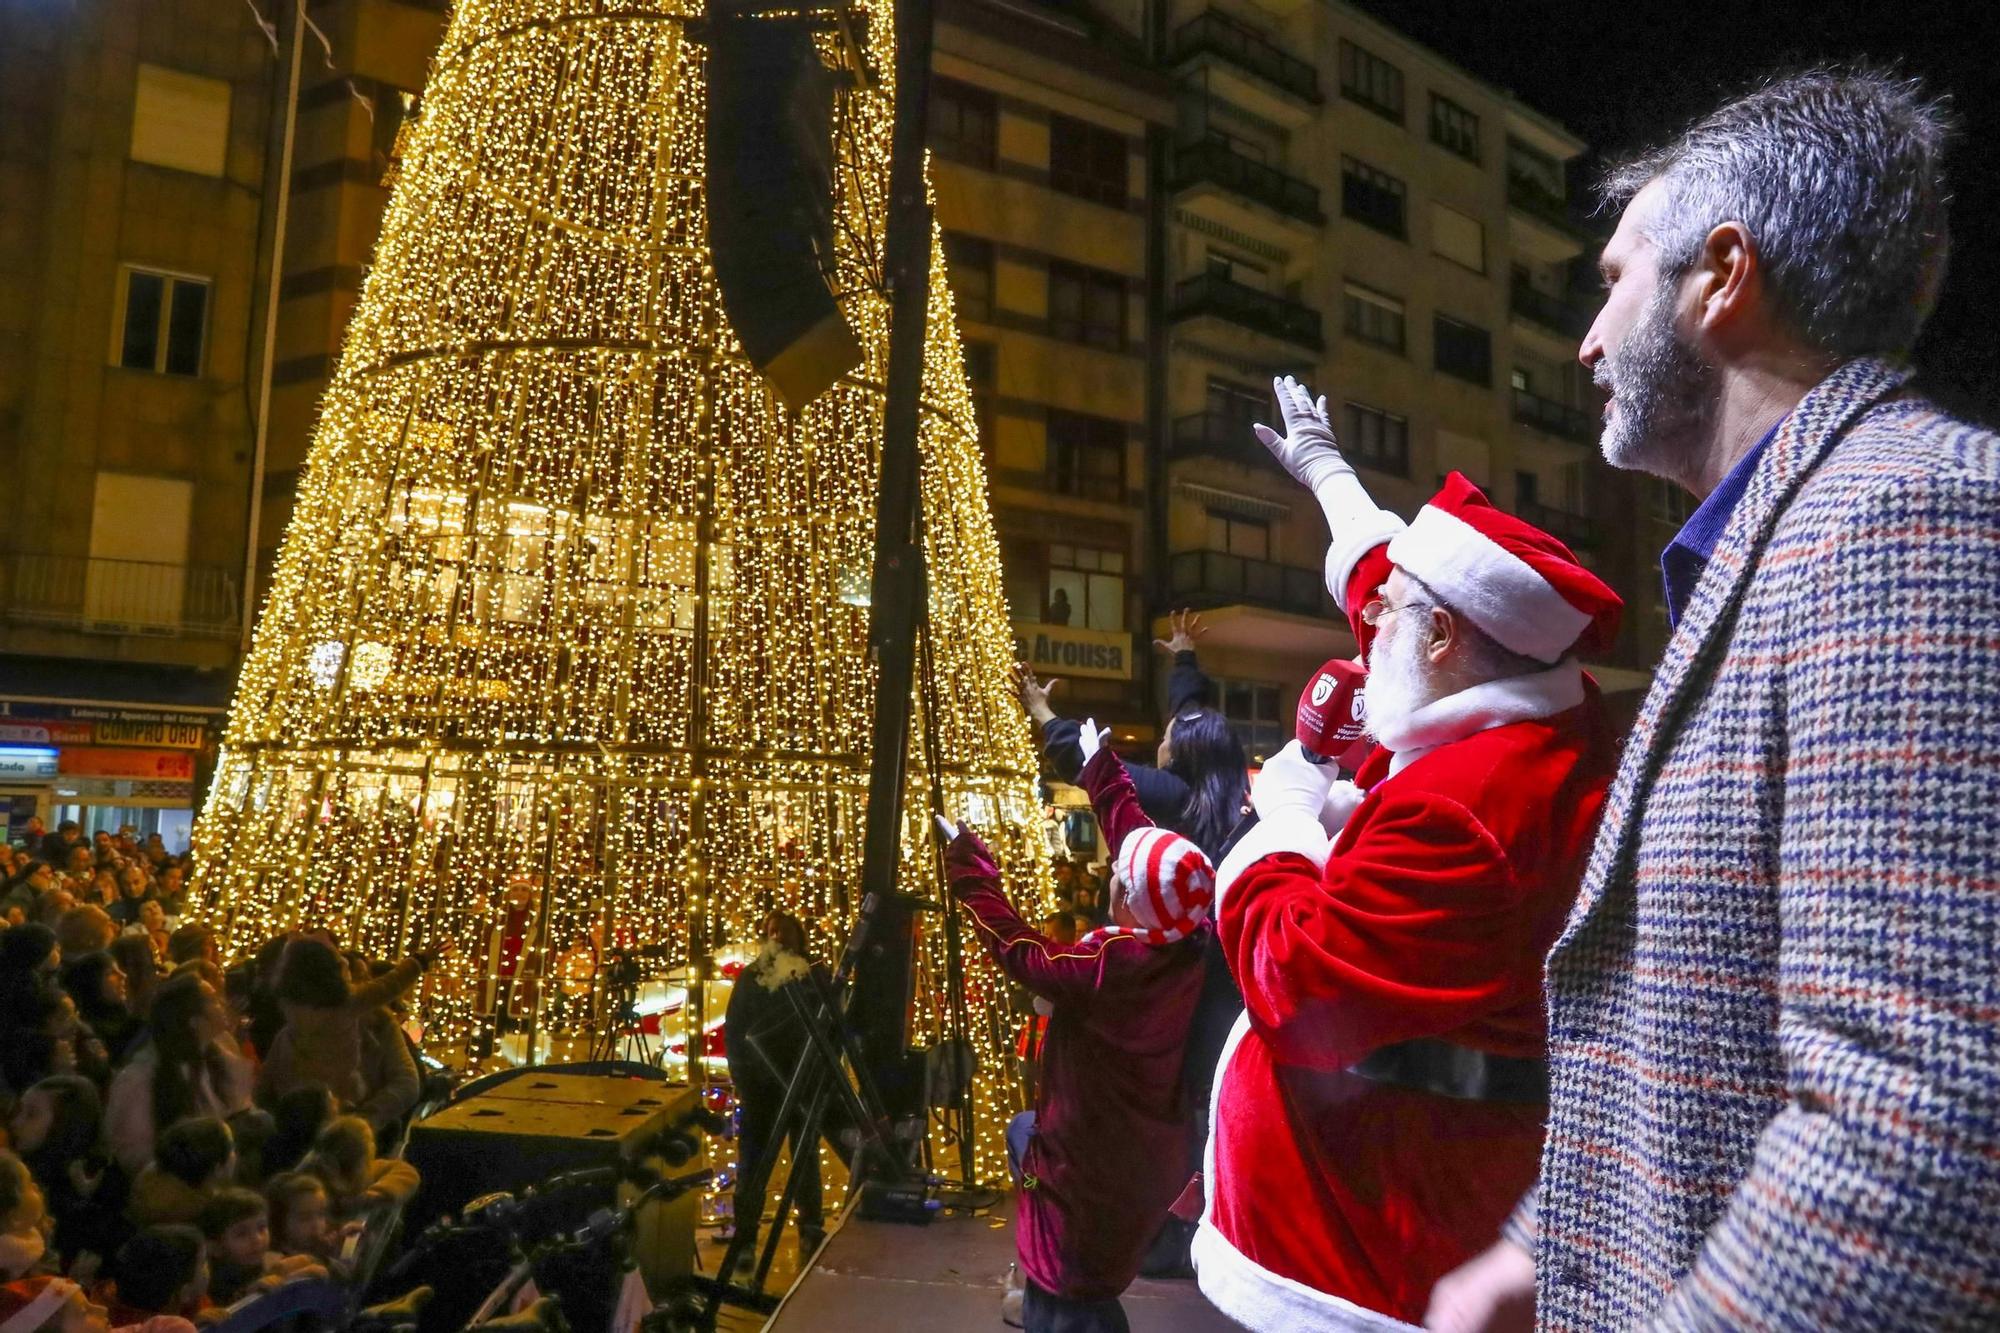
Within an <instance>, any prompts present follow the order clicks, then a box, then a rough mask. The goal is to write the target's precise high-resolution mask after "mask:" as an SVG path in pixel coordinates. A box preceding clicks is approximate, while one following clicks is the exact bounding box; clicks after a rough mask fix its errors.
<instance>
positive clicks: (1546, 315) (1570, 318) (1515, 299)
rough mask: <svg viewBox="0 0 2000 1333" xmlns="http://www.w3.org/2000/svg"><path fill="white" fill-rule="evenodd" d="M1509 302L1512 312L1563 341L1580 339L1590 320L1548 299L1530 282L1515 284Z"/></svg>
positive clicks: (1560, 301)
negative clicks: (1556, 334) (1556, 335)
mask: <svg viewBox="0 0 2000 1333" xmlns="http://www.w3.org/2000/svg"><path fill="white" fill-rule="evenodd" d="M1509 303H1510V304H1511V305H1512V306H1513V309H1514V313H1515V314H1517V315H1519V316H1520V317H1521V318H1523V319H1525V320H1527V321H1529V322H1530V323H1533V324H1539V325H1541V326H1542V327H1543V328H1545V329H1548V330H1549V331H1550V332H1552V333H1559V334H1561V335H1562V336H1563V337H1565V338H1581V337H1582V336H1583V335H1584V334H1585V333H1586V332H1588V331H1589V329H1590V317H1589V316H1588V315H1587V314H1585V313H1584V312H1583V311H1581V310H1579V309H1577V308H1576V307H1575V306H1574V305H1571V304H1570V303H1569V302H1568V301H1565V300H1563V299H1562V298H1561V297H1560V296H1551V295H1549V294H1548V293H1547V292H1545V291H1543V290H1541V288H1539V287H1536V286H1535V285H1534V284H1533V283H1529V282H1523V281H1521V280H1519V279H1516V280H1515V281H1514V285H1513V287H1512V289H1511V291H1510V295H1509Z"/></svg>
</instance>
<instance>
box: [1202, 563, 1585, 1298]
mask: <svg viewBox="0 0 2000 1333" xmlns="http://www.w3.org/2000/svg"><path fill="white" fill-rule="evenodd" d="M1388 572H1389V567H1388V563H1387V559H1386V556H1385V555H1384V552H1383V548H1379V547H1378V548H1377V549H1376V550H1375V551H1373V552H1371V553H1370V554H1369V556H1368V557H1366V558H1364V559H1362V560H1361V561H1360V562H1359V564H1358V567H1357V568H1356V570H1355V571H1354V577H1353V580H1352V581H1351V582H1350V584H1349V597H1348V605H1349V606H1350V608H1352V609H1354V610H1356V611H1358V610H1359V609H1360V607H1361V606H1362V605H1363V604H1364V603H1365V601H1366V600H1367V599H1368V598H1369V597H1371V596H1373V595H1374V590H1375V588H1376V586H1377V585H1379V584H1380V583H1381V582H1382V580H1383V579H1385V578H1386V577H1387V576H1388ZM1357 619H1358V617H1357ZM1356 630H1357V632H1362V631H1363V627H1362V626H1361V625H1359V624H1358V623H1357V625H1356ZM1365 642H1366V637H1365V635H1364V643H1365ZM1419 716H1421V717H1423V718H1425V719H1427V722H1426V734H1424V735H1423V736H1422V738H1421V745H1420V746H1412V745H1408V744H1406V745H1405V748H1404V752H1403V753H1402V754H1401V755H1399V756H1396V757H1395V761H1394V763H1393V764H1392V760H1391V756H1390V755H1389V754H1388V752H1387V751H1384V750H1377V751H1376V752H1375V754H1374V755H1373V756H1372V757H1371V758H1370V760H1369V761H1368V762H1367V764H1365V765H1364V766H1363V768H1362V771H1361V773H1360V775H1359V778H1358V782H1359V784H1360V785H1361V786H1362V787H1363V788H1364V789H1365V790H1366V791H1367V793H1368V794H1367V799H1366V800H1365V801H1364V802H1363V803H1362V804H1361V806H1360V807H1359V809H1357V810H1356V811H1355V813H1354V814H1353V815H1352V816H1351V817H1350V818H1349V819H1348V821H1347V823H1346V825H1345V826H1344V827H1343V829H1342V831H1341V832H1340V834H1339V836H1338V837H1336V838H1335V839H1334V840H1333V841H1332V843H1331V845H1330V846H1329V845H1328V844H1327V843H1326V841H1325V840H1324V839H1323V838H1322V839H1320V840H1319V842H1318V845H1317V846H1311V845H1304V846H1288V845H1286V844H1287V840H1286V837H1285V835H1284V830H1283V829H1282V828H1274V827H1273V826H1271V825H1259V826H1258V827H1257V828H1255V829H1253V830H1251V832H1250V833H1249V834H1248V835H1246V836H1245V838H1244V839H1243V842H1242V844H1241V845H1239V847H1238V848H1237V849H1236V851H1235V852H1233V853H1232V855H1231V857H1230V858H1229V861H1228V862H1227V863H1225V867H1224V871H1223V876H1222V879H1221V882H1219V884H1218V908H1217V921H1218V926H1219V929H1220V931H1221V938H1222V943H1223V948H1224V951H1225V953H1226V954H1227V956H1228V958H1229V963H1230V968H1231V970H1232V971H1233V972H1234V973H1235V976H1236V979H1237V981H1238V982H1239V983H1240V984H1241V986H1242V988H1243V996H1244V1001H1245V1004H1246V1009H1245V1014H1244V1016H1243V1018H1242V1019H1240V1020H1239V1021H1238V1023H1237V1028H1236V1031H1235V1032H1234V1033H1233V1034H1232V1035H1231V1039H1230V1043H1229V1045H1228V1046H1227V1047H1226V1048H1225V1049H1224V1052H1223V1055H1222V1060H1221V1063H1220V1066H1219V1073H1218V1077H1217V1080H1216V1091H1215V1101H1214V1109H1213V1117H1214V1124H1213V1132H1212V1134H1211V1136H1210V1140H1209V1146H1208V1158H1207V1163H1206V1172H1205V1177H1206V1187H1207V1202H1206V1206H1205V1211H1204V1213H1203V1218H1202V1227H1201V1230H1200V1232H1199V1233H1198V1235H1197V1236H1196V1240H1195V1246H1194V1256H1195V1262H1196V1266H1197V1268H1198V1269H1199V1271H1200V1278H1201V1289H1202V1291H1203V1293H1204V1294H1205V1295H1206V1296H1208V1298H1209V1299H1210V1300H1211V1301H1212V1302H1213V1303H1214V1304H1215V1305H1216V1306H1217V1307H1219V1308H1220V1309H1221V1310H1222V1311H1223V1312H1224V1313H1226V1314H1228V1315H1230V1316H1232V1317H1233V1318H1235V1319H1236V1320H1238V1321H1239V1322H1241V1323H1243V1324H1245V1325H1246V1326H1248V1327H1251V1328H1258V1329H1297V1328H1367V1329H1390V1328H1397V1327H1401V1326H1403V1325H1404V1324H1406V1323H1415V1322H1417V1321H1420V1320H1421V1319H1422V1318H1423V1314H1424V1308H1425V1305H1426V1304H1427V1302H1428V1298H1429V1294H1430V1290H1431V1288H1432V1286H1433V1285H1434V1284H1435V1283H1436V1281H1437V1279H1438V1278H1439V1277H1441V1276H1443V1275H1444V1274H1445V1273H1446V1272H1448V1271H1450V1270H1451V1269H1452V1268H1453V1267H1455V1266H1457V1265H1458V1264H1459V1263H1461V1262H1463V1261H1464V1260H1465V1259H1467V1258H1468V1257H1470V1256H1471V1255H1473V1254H1475V1253H1477V1252H1478V1251H1480V1250H1481V1249H1484V1248H1485V1247H1486V1246H1487V1245H1489V1244H1491V1243H1492V1242H1493V1240H1494V1238H1495V1237H1496V1236H1497V1235H1498V1234H1499V1231H1500V1227H1501V1223H1502V1221H1503V1220H1504V1219H1505V1218H1506V1217H1507V1215H1508V1212H1509V1211H1510V1209H1511V1208H1512V1207H1513V1205H1514V1203H1515V1202H1516V1201H1517V1200H1518V1199H1519V1198H1520V1196H1521V1195H1522V1193H1524V1192H1525V1191H1526V1190H1527V1188H1528V1187H1529V1186H1530V1185H1531V1184H1532V1183H1533V1182H1534V1179H1535V1174H1536V1169H1537V1165H1538V1162H1539V1159H1540V1155H1541V1145H1542V1123H1543V1118H1544V1114H1545V1107H1544V1106H1542V1105H1539V1104H1536V1103H1535V1102H1534V1101H1513V1102H1509V1101H1501V1100H1469V1099H1461V1098H1457V1097H1452V1096H1445V1095H1440V1094H1438V1093H1435V1092H1429V1091H1420V1090H1417V1089H1416V1088H1414V1087H1411V1086H1408V1085H1407V1084H1401V1083H1395V1082H1384V1081H1381V1080H1379V1079H1375V1078H1370V1077H1366V1076H1364V1075H1362V1074H1360V1073H1356V1072H1352V1070H1353V1066H1355V1065H1356V1064H1357V1063H1359V1062H1361V1061H1362V1060H1364V1059H1365V1058H1366V1057H1369V1056H1370V1055H1371V1054H1375V1053H1377V1052H1380V1051H1381V1050H1382V1049H1383V1048H1385V1047H1388V1046H1391V1045H1393V1044H1396V1043H1402V1042H1409V1041H1412V1040H1414V1039H1433V1040H1438V1041H1442V1042H1445V1043H1449V1044H1450V1045H1451V1046H1453V1047H1459V1048H1467V1049H1469V1050H1472V1051H1480V1052H1486V1053H1489V1054H1491V1055H1494V1056H1500V1057H1511V1058H1514V1059H1522V1058H1526V1059H1533V1058H1537V1057H1540V1056H1542V1055H1543V1053H1544V1050H1545V1040H1546V1031H1545V1026H1544V1017H1543V1004H1542V959H1543V957H1544V955H1545V954H1546V953H1547V952H1548V949H1549V946H1550V945H1551V944H1552V943H1553V942H1554V940H1555V938H1556V935H1557V934H1558V933H1559V931H1560V929H1561V926H1562V923H1563V919H1564V916H1565V915H1566V914H1567V912H1568V911H1569V907H1570V903H1571V901H1572V899H1573V898H1574V897H1575V894H1576V888H1577V884H1578V881H1579V878H1580V876H1581V874H1582V870H1583V864H1584V860H1585V857H1586V856H1587V854H1588V852H1589V847H1590V837H1591V831H1592V827H1593V825H1594V824H1595V823H1596V820H1597V815H1598V811H1599V809H1600V807H1601V805H1602V802H1603V799H1604V793H1605V789H1606V787H1607V786H1608V784H1609V782H1610V779H1611V775H1612V766H1613V758H1614V756H1613V751H1612V746H1611V745H1610V743H1609V738H1608V736H1607V734H1606V732H1607V728H1606V725H1605V722H1604V719H1603V715H1602V712H1601V710H1600V708H1599V706H1598V700H1597V696H1596V691H1595V689H1594V687H1592V686H1591V685H1590V683H1589V681H1588V680H1587V679H1586V678H1585V677H1584V676H1583V674H1582V672H1581V670H1580V669H1579V668H1577V666H1576V665H1575V663H1574V662H1570V663H1567V664H1565V665H1559V666H1557V667H1554V668H1551V669H1550V670H1548V671H1546V672H1537V673H1533V674H1531V675H1528V676H1524V677H1516V678H1513V679H1510V680H1504V681H1498V682H1493V683H1491V684H1488V685H1482V686H1477V687H1475V688H1474V689H1471V690H1467V691H1465V692H1463V693H1462V694H1459V695H1454V696H1452V697H1451V698H1449V699H1446V700H1441V701H1439V702H1438V703H1436V704H1433V705H1432V706H1431V707H1430V708H1428V709H1426V710H1424V712H1423V713H1422V714H1420V715H1419ZM1392 769H1393V771H1392ZM1293 837H1294V838H1296V835H1293ZM1237 867H1242V868H1241V869H1240V871H1239V870H1236V869H1235V868H1237Z"/></svg>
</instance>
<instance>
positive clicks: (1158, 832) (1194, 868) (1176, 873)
mask: <svg viewBox="0 0 2000 1333" xmlns="http://www.w3.org/2000/svg"><path fill="white" fill-rule="evenodd" d="M1113 867H1114V869H1116V871H1117V872H1118V878H1119V879H1120V880H1121V881H1123V882H1124V884H1125V903H1126V906H1128V907H1130V908H1131V909H1132V915H1133V916H1135V917H1137V918H1138V920H1139V924H1138V926H1137V927H1125V926H1106V927H1104V933H1106V934H1110V935H1136V936H1138V937H1139V938H1140V939H1142V940H1144V941H1145V942H1146V943H1148V944H1172V943H1173V942H1174V941H1176V940H1184V939H1186V938H1187V937H1188V936H1189V935H1191V934H1193V933H1194V932H1195V930H1196V928H1198V927H1199V926H1200V925H1201V923H1202V922H1203V921H1205V920H1206V919H1207V918H1208V908H1209V904H1210V903H1212V902H1214V901H1215V867H1214V866H1213V865H1210V864H1209V860H1208V857H1207V856H1205V855H1203V854H1202V850H1201V848H1199V847H1197V846H1195V845H1194V844H1193V843H1192V842H1189V841H1188V840H1187V839H1186V838H1183V837H1182V836H1181V835H1180V834H1178V833H1175V832H1174V831H1173V830H1172V829H1163V828H1142V829H1134V830H1133V831H1132V832H1130V833H1128V834H1126V835H1125V841H1124V842H1122V843H1120V844H1119V847H1118V856H1117V858H1116V860H1115V861H1114V862H1113Z"/></svg>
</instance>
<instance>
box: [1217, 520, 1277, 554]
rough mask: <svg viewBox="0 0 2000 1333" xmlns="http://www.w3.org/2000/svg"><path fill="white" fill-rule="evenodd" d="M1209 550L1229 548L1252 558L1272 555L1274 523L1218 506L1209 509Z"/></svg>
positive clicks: (1230, 551) (1227, 549) (1228, 550)
mask: <svg viewBox="0 0 2000 1333" xmlns="http://www.w3.org/2000/svg"><path fill="white" fill-rule="evenodd" d="M1208 549H1209V550H1211V551H1227V552H1228V553H1229V554H1230V555H1240V556H1244V557H1246V558H1247V559H1251V560H1269V559H1270V558H1271V525H1270V524H1269V523H1267V522H1265V521H1264V520H1263V519H1260V518H1242V517H1239V516H1237V515H1235V514H1225V513H1223V512H1221V511H1220V510H1217V509H1211V510H1209V511H1208Z"/></svg>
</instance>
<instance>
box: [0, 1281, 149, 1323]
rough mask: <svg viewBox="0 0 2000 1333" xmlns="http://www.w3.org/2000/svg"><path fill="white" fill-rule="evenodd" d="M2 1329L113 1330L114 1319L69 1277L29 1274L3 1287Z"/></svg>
mask: <svg viewBox="0 0 2000 1333" xmlns="http://www.w3.org/2000/svg"><path fill="white" fill-rule="evenodd" d="M0 1329H5V1330H6V1331H7V1333H110V1329H111V1319H110V1313H109V1312H108V1311H107V1310H106V1309H105V1308H104V1307H103V1306H101V1305H98V1304H96V1303H95V1302H93V1301H92V1300H91V1299H90V1298H89V1296H87V1295H85V1293H84V1290H83V1288H82V1287H81V1286H79V1285H78V1284H77V1283H74V1282H72V1281H70V1280H69V1279H68V1278H66V1277H49V1276H43V1277H30V1278H22V1279H21V1280H20V1281H18V1282H9V1283H8V1284H7V1285H6V1286H4V1287H0ZM148 1333H151V1330H148ZM162 1333H165V1331H164V1330H163V1331H162Z"/></svg>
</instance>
